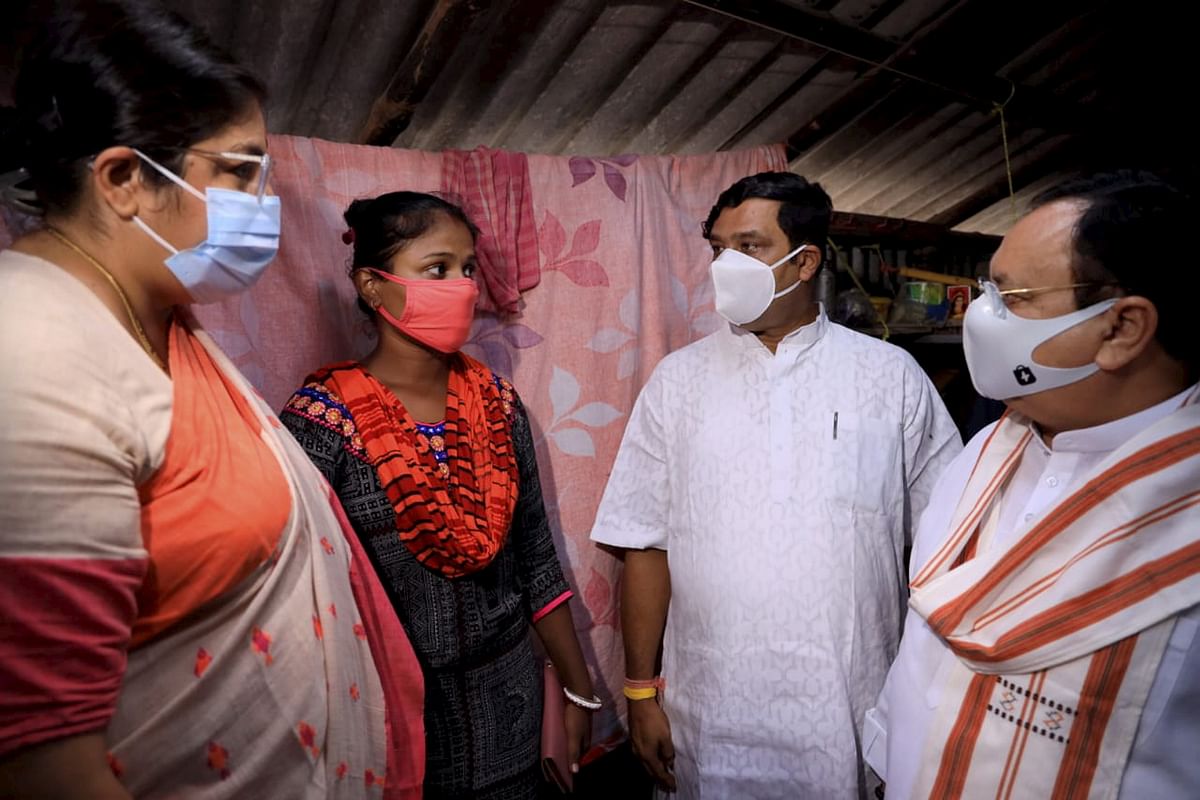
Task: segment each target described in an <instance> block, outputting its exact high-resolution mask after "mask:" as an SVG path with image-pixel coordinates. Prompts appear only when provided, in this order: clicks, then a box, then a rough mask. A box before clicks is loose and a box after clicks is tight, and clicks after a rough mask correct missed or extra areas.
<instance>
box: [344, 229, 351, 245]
mask: <svg viewBox="0 0 1200 800" xmlns="http://www.w3.org/2000/svg"><path fill="white" fill-rule="evenodd" d="M342 241H343V242H344V243H346V244H351V245H352V244H354V228H347V229H346V232H345V233H343V234H342Z"/></svg>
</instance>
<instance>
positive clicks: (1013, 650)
mask: <svg viewBox="0 0 1200 800" xmlns="http://www.w3.org/2000/svg"><path fill="white" fill-rule="evenodd" d="M1196 211H1197V208H1196V204H1195V203H1194V201H1193V200H1192V199H1190V198H1189V197H1187V196H1186V195H1185V194H1183V193H1182V192H1180V191H1178V190H1177V189H1175V188H1173V187H1171V186H1170V185H1168V184H1167V183H1165V182H1164V181H1162V180H1161V179H1159V178H1157V177H1155V176H1153V175H1148V174H1145V173H1129V172H1127V173H1116V174H1108V175H1098V176H1093V177H1090V178H1086V179H1082V180H1079V181H1075V182H1072V183H1069V184H1066V185H1063V186H1060V187H1057V188H1055V189H1053V190H1051V191H1050V192H1048V193H1046V194H1044V195H1043V196H1042V197H1040V198H1039V199H1038V200H1037V201H1036V202H1035V203H1034V210H1033V211H1032V212H1031V213H1030V214H1029V215H1028V216H1026V217H1024V218H1023V219H1022V220H1020V221H1019V222H1018V223H1017V224H1016V225H1015V226H1014V227H1013V228H1012V230H1011V231H1010V232H1009V234H1008V235H1007V236H1006V237H1005V239H1004V241H1003V243H1002V244H1001V246H1000V249H999V250H998V251H997V252H996V255H995V257H994V258H993V260H992V265H991V280H990V281H986V282H984V284H983V294H982V296H981V297H980V298H979V299H977V300H976V301H975V302H973V303H972V304H971V305H970V307H969V308H968V310H967V314H966V318H965V320H964V334H963V338H964V347H965V350H966V357H967V366H968V368H969V369H970V372H971V377H972V379H973V381H974V383H975V386H976V388H977V389H978V390H979V392H980V394H982V395H984V396H986V397H991V398H995V399H999V400H1003V401H1005V403H1006V404H1007V405H1008V411H1007V413H1006V414H1005V415H1004V416H1003V417H1002V418H1001V419H1000V421H999V422H997V423H996V424H994V425H992V426H990V427H988V428H986V429H984V430H983V431H981V432H980V433H979V434H978V435H977V436H976V437H975V438H974V439H973V440H972V441H971V442H970V443H969V444H968V445H967V448H966V449H965V450H964V451H963V453H962V454H961V455H960V456H959V457H958V458H957V459H956V460H955V461H954V462H953V463H952V464H951V466H950V467H949V468H948V469H947V471H946V472H945V474H944V475H943V476H942V478H941V479H940V480H939V482H938V484H937V485H936V487H935V488H934V490H933V495H932V497H931V499H930V503H929V505H928V510H927V512H926V513H925V515H924V517H923V518H922V520H921V523H920V526H919V528H918V531H917V536H916V539H915V541H914V544H913V552H912V561H911V564H910V574H911V576H912V577H911V580H912V584H911V588H912V596H911V599H910V602H909V606H910V610H909V612H908V618H907V620H906V624H905V630H904V637H903V639H902V641H901V646H900V653H899V655H898V657H897V659H896V661H895V663H894V664H893V665H892V668H891V671H890V672H889V675H888V679H887V683H886V685H885V686H884V689H883V692H882V693H881V695H880V697H879V701H878V704H877V706H876V708H874V709H872V710H871V711H869V712H868V713H867V719H866V725H865V730H864V738H863V745H864V750H865V753H866V758H867V761H868V763H870V764H871V766H872V767H873V768H874V769H875V770H876V772H878V773H879V775H880V776H881V777H884V778H885V780H886V782H887V797H888V798H910V797H911V798H951V797H955V798H956V797H968V798H975V797H1005V798H1009V797H1011V798H1023V797H1055V798H1058V797H1062V798H1068V797H1071V798H1074V797H1078V798H1098V797H1105V798H1111V797H1119V798H1124V799H1126V800H1132V799H1133V798H1150V797H1189V796H1195V792H1196V787H1197V786H1200V758H1197V753H1200V715H1198V714H1197V713H1196V710H1195V709H1197V708H1200V638H1197V637H1196V635H1195V634H1196V629H1197V626H1198V625H1200V606H1198V604H1200V387H1198V385H1197V383H1196V380H1197V373H1198V371H1200V336H1197V335H1196V333H1195V331H1194V330H1193V329H1192V327H1191V325H1190V321H1191V317H1192V316H1193V312H1192V309H1191V306H1192V304H1193V303H1194V298H1193V297H1192V296H1191V295H1190V294H1189V293H1188V292H1184V291H1181V290H1180V282H1179V280H1178V277H1177V272H1176V270H1174V269H1173V267H1174V266H1175V265H1176V264H1179V259H1180V257H1181V256H1182V254H1184V253H1186V252H1188V251H1189V250H1190V249H1191V248H1190V247H1189V242H1188V237H1190V236H1191V231H1190V226H1191V225H1193V224H1195V219H1196ZM1179 267H1180V269H1182V264H1180V265H1179Z"/></svg>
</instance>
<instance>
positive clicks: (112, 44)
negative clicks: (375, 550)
mask: <svg viewBox="0 0 1200 800" xmlns="http://www.w3.org/2000/svg"><path fill="white" fill-rule="evenodd" d="M45 24H46V28H45V31H44V34H43V36H42V38H41V40H40V41H39V43H38V44H37V45H36V46H34V47H33V48H31V50H30V51H29V52H28V54H27V56H26V60H25V62H24V63H23V65H22V68H21V74H20V77H19V78H18V82H17V87H16V108H15V109H10V110H6V111H5V113H4V116H3V118H2V119H0V122H2V123H3V126H2V128H0V130H2V131H3V141H2V144H3V147H0V173H4V174H3V175H0V194H2V195H3V198H4V199H5V200H7V201H9V203H10V204H11V205H14V206H16V207H17V208H19V209H22V210H24V211H27V212H33V213H35V214H37V215H39V216H40V217H41V222H40V224H39V225H37V226H36V230H34V231H33V232H31V233H29V234H27V235H25V236H23V237H21V238H19V239H18V240H17V241H16V242H15V243H14V244H13V245H12V247H11V248H10V249H9V250H7V251H4V252H2V253H0V363H2V364H3V365H4V368H3V371H2V373H0V374H2V375H3V377H2V378H0V394H2V395H3V397H4V399H5V404H6V408H5V414H4V415H2V416H0V571H2V573H3V575H4V579H3V580H2V581H0V687H3V692H2V693H0V697H2V699H0V796H10V795H20V796H26V795H29V796H39V797H40V796H54V797H80V798H85V797H86V798H125V797H131V796H136V797H175V796H187V797H199V798H234V797H288V798H293V797H295V798H318V797H346V798H351V797H365V796H374V795H375V794H379V795H380V796H388V797H417V796H419V794H420V785H421V780H422V771H423V764H424V750H423V747H424V744H423V742H424V740H423V730H422V727H421V720H420V714H421V698H422V685H421V674H420V668H419V666H418V664H417V662H416V658H415V655H414V654H413V651H412V648H411V647H410V646H409V643H408V640H407V638H405V635H404V633H403V630H402V628H401V627H400V625H399V621H398V620H397V619H396V616H395V614H394V613H393V612H392V610H391V608H390V607H389V605H388V602H387V598H386V595H385V594H384V592H383V589H382V587H381V586H380V585H379V583H378V581H377V579H376V578H375V577H374V570H372V569H371V567H370V565H369V562H367V561H366V559H365V555H364V554H363V552H362V549H361V546H360V545H359V544H358V543H357V540H356V539H355V537H354V536H353V534H352V533H350V532H349V531H348V528H347V527H344V518H343V517H341V516H340V514H339V512H338V511H337V510H335V509H336V505H335V504H334V503H332V502H331V497H330V493H329V489H328V486H327V485H326V484H325V482H324V480H323V479H322V478H321V476H320V474H319V473H318V472H317V471H316V470H315V469H313V467H312V466H311V464H310V463H309V461H308V460H307V458H306V457H305V456H304V453H303V451H301V450H300V448H299V446H298V445H297V444H296V442H295V441H294V440H293V439H292V438H291V437H290V436H289V435H288V434H287V433H286V432H284V431H283V429H282V428H281V426H280V425H279V423H278V421H277V420H276V419H275V417H274V416H273V415H272V413H271V411H270V409H269V408H268V407H266V406H265V404H264V403H263V402H262V401H261V400H260V399H259V398H258V397H257V396H256V394H255V393H254V391H253V389H252V388H251V387H250V385H249V384H248V383H247V382H246V380H245V378H243V377H242V376H241V375H240V374H239V373H238V371H237V370H236V369H235V368H234V367H233V366H232V364H231V363H230V362H229V360H228V359H227V358H226V357H225V356H224V355H223V354H222V353H221V352H220V351H219V350H218V349H217V348H216V346H215V345H214V344H213V342H212V340H211V339H209V338H208V337H207V336H206V335H205V334H204V332H203V331H202V330H201V329H200V328H199V326H198V325H197V323H196V321H195V319H194V318H193V317H192V316H191V314H190V312H189V311H188V306H189V305H190V304H192V303H206V302H214V301H217V300H221V299H224V298H228V297H231V296H233V295H235V294H236V293H237V292H240V291H242V290H244V289H246V288H247V287H249V286H251V285H252V284H253V283H254V282H255V281H256V280H257V279H258V278H259V277H260V276H261V275H262V273H263V271H264V269H266V268H267V266H268V265H269V263H270V261H271V259H272V258H273V256H274V254H275V251H276V249H277V248H278V244H279V236H280V203H279V200H278V198H276V197H275V196H274V195H273V192H272V191H271V187H270V178H269V170H270V159H269V158H268V156H267V154H266V147H267V139H266V129H265V125H264V121H263V113H262V96H263V92H262V88H261V86H260V85H259V84H258V82H257V81H256V80H255V79H254V78H253V77H252V76H250V75H249V74H248V73H247V72H245V71H244V70H243V69H241V68H240V67H238V66H237V65H236V64H235V63H233V62H232V61H231V60H230V59H229V58H228V57H227V56H226V55H225V54H224V53H222V52H221V51H220V50H218V49H217V48H215V47H214V46H213V45H211V44H210V43H209V42H208V41H207V40H205V39H204V38H203V37H202V36H201V35H200V34H199V33H198V32H196V31H195V30H194V29H192V28H191V27H189V26H188V25H187V24H186V23H185V22H184V21H183V20H181V19H180V18H178V17H176V16H174V15H172V14H169V13H167V12H165V11H164V10H162V9H161V8H160V7H158V6H157V5H153V4H151V3H149V2H145V1H144V0H104V1H103V2H93V3H88V4H80V6H79V7H78V10H69V9H68V10H66V11H61V12H60V13H59V14H57V15H56V16H54V17H53V18H51V19H49V20H47V22H46V23H45ZM377 665H379V666H377ZM382 665H386V669H382V668H381V666H382ZM316 676H319V678H323V680H322V679H316V680H314V677H316Z"/></svg>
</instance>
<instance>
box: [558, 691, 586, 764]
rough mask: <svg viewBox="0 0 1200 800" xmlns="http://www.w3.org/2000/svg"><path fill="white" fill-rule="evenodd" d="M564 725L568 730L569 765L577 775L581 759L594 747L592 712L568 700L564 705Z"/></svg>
mask: <svg viewBox="0 0 1200 800" xmlns="http://www.w3.org/2000/svg"><path fill="white" fill-rule="evenodd" d="M563 724H564V725H565V726H566V728H567V763H569V764H570V765H571V772H572V773H576V772H579V759H581V758H583V755H584V754H585V753H586V752H587V751H588V748H590V747H591V746H592V712H590V711H588V710H587V709H583V708H580V707H579V706H577V705H575V704H574V703H572V702H571V701H569V700H568V701H567V702H566V703H564V704H563Z"/></svg>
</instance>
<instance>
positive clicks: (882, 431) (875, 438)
mask: <svg viewBox="0 0 1200 800" xmlns="http://www.w3.org/2000/svg"><path fill="white" fill-rule="evenodd" d="M828 425H829V438H828V441H827V446H828V447H829V448H830V450H831V451H832V453H833V458H832V461H833V468H834V475H833V476H832V477H833V480H834V481H835V487H834V491H833V496H834V498H835V500H837V501H838V502H839V503H842V504H843V505H846V506H849V507H851V508H860V509H868V510H871V511H876V512H881V513H887V514H896V515H897V516H898V515H899V514H901V513H902V512H903V509H902V508H900V507H897V506H898V504H900V503H903V500H904V462H903V454H902V447H901V442H902V435H901V430H900V425H899V423H892V422H887V421H885V420H881V419H875V418H872V417H866V416H862V415H860V414H856V413H854V412H850V411H831V412H829V414H828Z"/></svg>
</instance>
